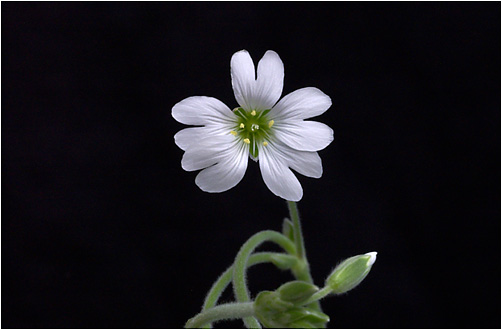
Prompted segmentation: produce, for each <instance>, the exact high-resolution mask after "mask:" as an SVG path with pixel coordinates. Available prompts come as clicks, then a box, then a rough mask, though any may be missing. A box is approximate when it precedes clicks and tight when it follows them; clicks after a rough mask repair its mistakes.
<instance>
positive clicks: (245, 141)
mask: <svg viewBox="0 0 502 330" xmlns="http://www.w3.org/2000/svg"><path fill="white" fill-rule="evenodd" d="M242 141H244V143H246V144H250V143H251V141H250V140H249V139H248V138H245V139H244V140H242Z"/></svg>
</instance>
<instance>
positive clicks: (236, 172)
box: [195, 143, 249, 192]
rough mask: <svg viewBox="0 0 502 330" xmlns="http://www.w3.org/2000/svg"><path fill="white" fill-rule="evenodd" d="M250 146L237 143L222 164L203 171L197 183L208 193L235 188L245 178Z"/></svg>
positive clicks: (198, 176)
mask: <svg viewBox="0 0 502 330" xmlns="http://www.w3.org/2000/svg"><path fill="white" fill-rule="evenodd" d="M248 149H249V148H248V146H247V145H245V144H243V143H235V144H234V145H233V146H232V148H231V152H228V153H227V154H226V155H225V157H222V160H221V162H219V163H218V164H216V165H213V166H211V167H209V168H206V169H205V170H202V171H201V172H200V173H199V174H198V175H197V177H196V178H195V183H196V184H197V186H199V188H200V189H202V190H203V191H206V192H223V191H226V190H228V189H230V188H233V187H235V186H236V185H237V184H238V183H239V182H240V181H241V180H242V178H243V177H244V173H246V168H247V166H248V152H249V151H248Z"/></svg>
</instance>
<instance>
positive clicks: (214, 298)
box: [202, 252, 286, 310]
mask: <svg viewBox="0 0 502 330" xmlns="http://www.w3.org/2000/svg"><path fill="white" fill-rule="evenodd" d="M281 255H286V254H284V253H276V252H259V253H254V254H252V255H251V256H250V257H249V260H248V263H247V265H246V267H248V268H249V267H252V266H254V265H257V264H262V263H266V262H273V261H272V260H273V257H274V256H281ZM233 271H234V266H233V265H232V266H230V267H228V268H227V270H225V271H224V272H223V274H221V275H220V277H219V278H218V279H217V280H216V282H214V284H213V286H212V287H211V289H210V290H209V292H208V294H207V296H206V299H205V301H204V305H203V306H202V310H206V309H209V308H211V307H214V306H215V305H216V303H217V302H218V299H220V296H221V294H222V293H223V291H225V289H226V288H227V286H228V285H229V284H230V282H232V273H233Z"/></svg>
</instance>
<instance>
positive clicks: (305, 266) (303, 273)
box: [288, 201, 322, 312]
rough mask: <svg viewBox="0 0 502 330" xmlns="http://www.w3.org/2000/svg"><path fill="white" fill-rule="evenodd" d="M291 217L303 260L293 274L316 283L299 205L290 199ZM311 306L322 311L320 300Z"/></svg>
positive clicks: (296, 245) (296, 241)
mask: <svg viewBox="0 0 502 330" xmlns="http://www.w3.org/2000/svg"><path fill="white" fill-rule="evenodd" d="M288 209H289V217H290V219H291V221H293V236H294V238H295V247H296V255H297V256H298V258H299V259H300V260H301V261H302V262H299V263H298V267H294V268H293V269H292V271H293V274H294V275H295V277H296V278H297V279H299V280H300V281H305V282H308V283H312V284H314V280H313V279H312V276H311V275H310V266H309V263H308V261H307V254H306V253H305V243H304V241H303V233H302V226H301V224H300V215H299V214H298V207H297V205H296V203H295V202H291V201H288ZM309 307H311V308H314V309H315V310H317V311H319V312H322V310H321V305H320V304H319V302H318V301H315V302H313V303H312V304H310V306H309Z"/></svg>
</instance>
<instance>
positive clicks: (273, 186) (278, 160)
mask: <svg viewBox="0 0 502 330" xmlns="http://www.w3.org/2000/svg"><path fill="white" fill-rule="evenodd" d="M269 146H270V145H269ZM269 146H266V147H261V148H260V161H259V163H260V170H261V175H262V176H263V181H265V184H266V185H267V187H268V188H269V189H270V190H271V191H272V192H273V193H274V194H275V195H277V196H279V197H281V198H284V199H285V200H288V201H293V202H297V201H299V200H300V199H301V198H302V196H303V189H302V186H301V185H300V182H299V181H298V179H297V178H296V176H295V175H294V174H293V172H292V171H291V170H290V169H289V168H288V166H287V164H286V163H285V162H284V159H283V158H282V157H281V155H280V154H278V153H275V152H274V150H273V149H272V148H268V147H269Z"/></svg>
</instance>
